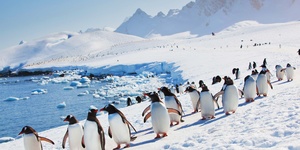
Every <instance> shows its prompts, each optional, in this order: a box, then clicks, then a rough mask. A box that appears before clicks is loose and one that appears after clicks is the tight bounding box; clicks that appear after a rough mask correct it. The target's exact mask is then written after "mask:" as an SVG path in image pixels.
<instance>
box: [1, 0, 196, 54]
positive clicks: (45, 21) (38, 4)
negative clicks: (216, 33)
mask: <svg viewBox="0 0 300 150" xmlns="http://www.w3.org/2000/svg"><path fill="white" fill-rule="evenodd" d="M190 1H194V0H1V1H0V29H1V34H0V41H1V42H0V50H1V49H4V48H7V47H10V46H15V45H18V43H19V42H20V41H21V40H25V41H32V40H34V39H37V38H39V37H43V36H45V35H48V34H51V33H55V32H60V31H80V30H83V31H85V30H86V29H87V28H103V27H112V28H117V27H118V26H119V25H121V23H122V22H123V21H124V20H125V19H126V18H127V17H130V16H132V14H133V13H134V12H135V11H136V10H137V9H138V8H141V9H142V10H144V11H145V12H146V13H147V14H149V15H152V16H154V15H156V14H157V13H158V12H159V11H162V12H163V13H165V14H166V13H167V12H168V11H169V10H170V9H181V8H182V7H183V6H184V5H185V4H187V3H188V2H190Z"/></svg>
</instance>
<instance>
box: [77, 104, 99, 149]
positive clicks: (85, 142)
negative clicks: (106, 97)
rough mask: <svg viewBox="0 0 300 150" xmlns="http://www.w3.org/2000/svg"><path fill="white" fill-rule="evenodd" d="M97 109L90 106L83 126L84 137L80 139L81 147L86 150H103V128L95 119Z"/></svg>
mask: <svg viewBox="0 0 300 150" xmlns="http://www.w3.org/2000/svg"><path fill="white" fill-rule="evenodd" d="M97 112H98V108H97V107H95V106H93V105H91V106H90V109H89V112H88V115H87V119H86V121H85V124H84V130H83V131H84V135H83V137H82V146H83V147H85V148H86V149H87V150H93V149H97V150H104V149H105V136H104V131H103V128H102V126H101V124H100V122H99V120H98V118H97V117H96V114H97Z"/></svg>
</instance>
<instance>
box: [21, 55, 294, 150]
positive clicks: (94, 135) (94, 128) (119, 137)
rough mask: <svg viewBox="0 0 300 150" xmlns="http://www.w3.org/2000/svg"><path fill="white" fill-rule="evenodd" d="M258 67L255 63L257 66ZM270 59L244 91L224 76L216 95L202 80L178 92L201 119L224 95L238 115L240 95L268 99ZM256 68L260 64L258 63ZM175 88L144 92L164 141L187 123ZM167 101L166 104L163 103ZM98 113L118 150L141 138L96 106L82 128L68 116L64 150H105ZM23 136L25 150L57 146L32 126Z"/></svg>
mask: <svg viewBox="0 0 300 150" xmlns="http://www.w3.org/2000/svg"><path fill="white" fill-rule="evenodd" d="M253 64H254V63H253ZM266 64H267V62H266V59H264V61H263V64H262V65H261V66H260V67H261V68H262V69H261V71H260V72H259V73H258V71H257V70H256V69H255V67H256V66H253V70H252V73H251V75H247V76H246V77H245V78H244V86H243V89H242V90H239V89H238V88H237V87H236V86H235V85H234V82H233V80H232V79H231V78H230V77H229V76H224V77H223V78H222V79H223V81H224V84H223V87H222V89H221V90H220V91H219V92H217V93H216V94H215V95H213V94H212V93H211V92H210V91H209V89H208V87H207V85H206V84H205V83H204V82H203V81H202V80H200V81H199V89H201V91H198V88H197V86H196V85H195V84H194V82H193V84H191V85H188V86H187V87H186V89H185V91H184V90H183V85H182V84H180V86H178V85H177V86H176V91H177V93H179V94H182V93H184V92H186V93H188V94H189V95H190V100H191V105H192V108H193V112H191V113H197V112H201V117H202V118H201V119H202V120H206V119H214V118H215V105H216V106H218V108H217V109H220V107H219V104H218V101H217V100H218V98H219V97H220V96H222V106H223V107H222V108H223V111H224V113H225V115H231V114H234V113H235V112H236V110H237V108H238V101H239V96H244V98H245V102H246V103H248V102H254V101H255V98H256V97H257V96H261V95H262V96H267V94H268V89H269V87H270V88H271V89H273V86H272V84H271V82H270V76H271V73H270V71H269V69H268V68H267V67H266ZM255 65H256V64H255ZM250 66H251V63H249V67H248V70H250V69H252V68H251V67H250ZM275 69H276V77H277V79H278V81H281V80H283V78H284V75H285V76H286V79H287V81H288V82H291V81H293V79H294V70H295V69H296V68H295V67H293V66H292V65H291V64H289V63H288V64H287V65H286V68H283V67H281V66H280V65H276V66H275ZM232 72H233V74H235V78H236V79H238V78H239V77H240V73H239V69H238V68H234V69H233V71H232ZM237 74H238V75H237ZM222 79H221V77H220V76H217V77H214V78H213V83H212V84H215V83H217V82H221V80H222ZM174 92H175V88H174V87H173V88H171V89H169V88H167V87H161V88H159V89H158V93H157V92H148V93H144V96H148V97H149V98H150V100H151V104H150V105H149V106H148V107H146V108H145V109H144V111H143V112H142V116H143V117H144V123H145V122H146V121H147V120H148V119H149V118H150V117H151V124H152V129H153V131H154V133H155V134H156V136H155V139H157V138H163V137H166V136H168V130H169V129H170V126H173V125H178V124H179V123H180V122H183V121H184V120H183V114H184V111H183V109H182V105H181V103H180V101H179V100H178V98H177V97H176V95H175V93H174ZM162 99H164V102H163V101H162ZM98 111H106V112H108V122H109V127H108V131H107V134H108V136H109V137H110V138H112V139H113V140H114V141H115V143H116V144H117V147H115V148H114V149H120V148H121V145H122V144H124V145H125V146H124V147H123V148H128V147H130V142H131V141H134V140H135V139H136V138H137V137H136V136H135V135H132V132H131V129H133V130H134V131H135V132H137V131H136V129H135V128H134V127H133V125H132V124H131V123H130V122H129V121H128V120H127V118H126V117H125V115H124V114H123V113H122V112H121V111H120V110H118V109H117V108H116V107H115V106H114V105H113V104H108V105H106V106H105V107H103V108H102V109H100V110H98V108H97V107H95V106H93V105H92V106H90V108H89V111H88V115H87V119H86V121H85V123H84V126H82V125H81V124H80V123H79V122H78V120H77V119H76V118H75V116H73V115H68V116H67V117H66V118H65V119H64V121H65V122H68V123H69V124H68V127H67V130H66V132H65V135H64V137H63V138H62V145H61V146H62V148H63V149H65V147H66V144H67V139H68V145H69V149H70V150H81V149H82V150H83V149H87V150H93V149H97V150H98V149H100V150H104V149H105V134H104V130H103V128H102V126H101V124H100V121H99V120H98V118H97V117H96V114H97V112H98ZM19 135H23V143H24V149H25V150H42V149H43V146H42V143H41V141H45V142H48V143H50V144H53V145H54V142H53V141H52V140H50V139H48V138H46V137H42V136H39V135H38V133H37V132H36V131H35V130H34V129H33V128H32V127H30V126H24V127H23V128H22V130H21V132H20V133H19Z"/></svg>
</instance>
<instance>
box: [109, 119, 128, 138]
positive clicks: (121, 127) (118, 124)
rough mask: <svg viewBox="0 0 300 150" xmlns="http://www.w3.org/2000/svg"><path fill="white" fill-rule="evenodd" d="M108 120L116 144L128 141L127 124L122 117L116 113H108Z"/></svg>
mask: <svg viewBox="0 0 300 150" xmlns="http://www.w3.org/2000/svg"><path fill="white" fill-rule="evenodd" d="M108 122H109V126H110V131H111V134H112V137H113V139H114V141H115V142H116V143H117V144H127V143H130V133H129V128H128V125H127V124H125V123H124V122H123V121H122V118H121V116H120V115H119V114H118V113H113V114H109V115H108Z"/></svg>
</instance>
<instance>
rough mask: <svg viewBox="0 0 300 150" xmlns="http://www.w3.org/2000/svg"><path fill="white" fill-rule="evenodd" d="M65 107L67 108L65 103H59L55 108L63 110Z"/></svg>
mask: <svg viewBox="0 0 300 150" xmlns="http://www.w3.org/2000/svg"><path fill="white" fill-rule="evenodd" d="M66 106H67V104H66V102H61V103H59V104H58V105H57V106H56V107H57V108H65V107H66Z"/></svg>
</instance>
